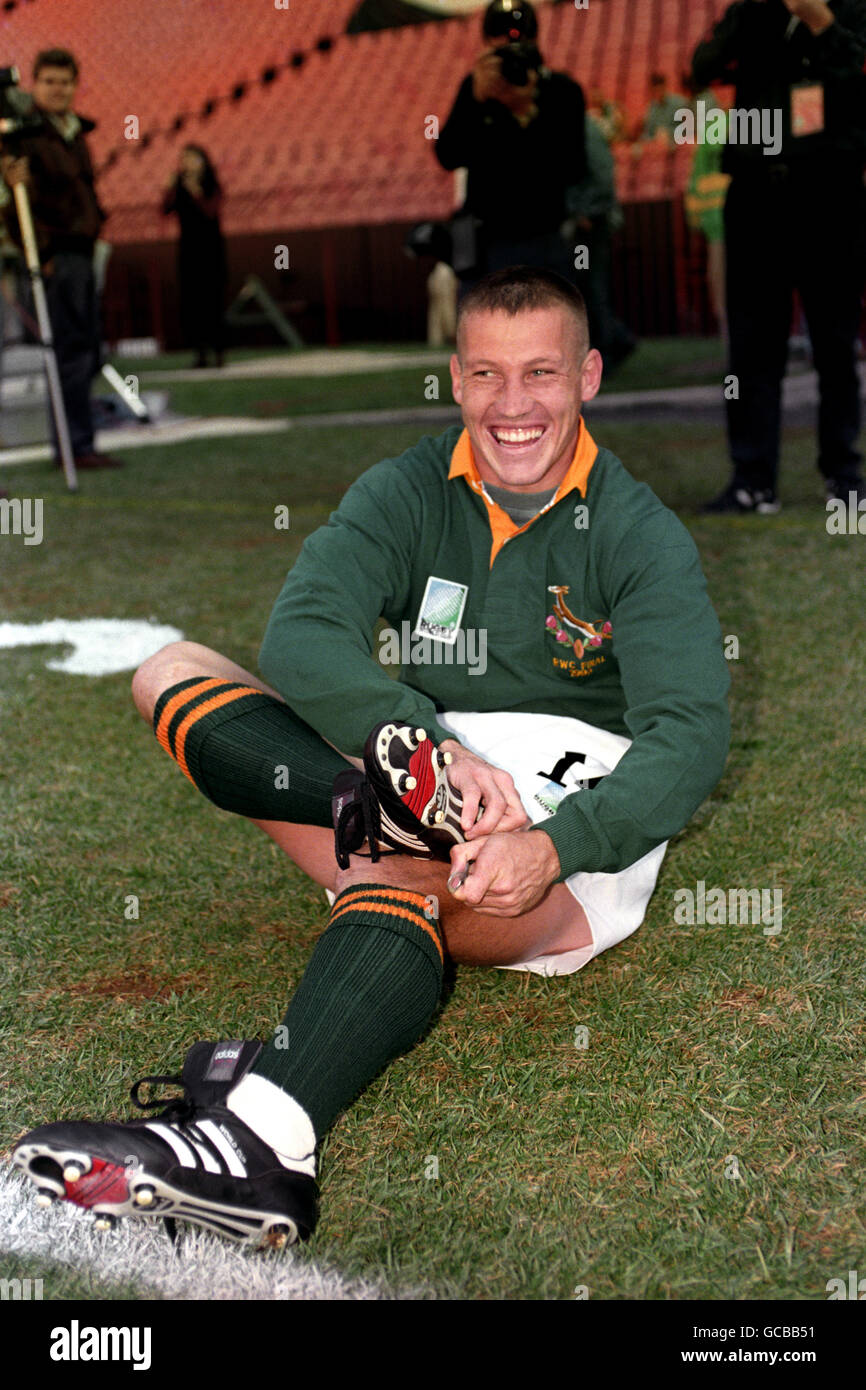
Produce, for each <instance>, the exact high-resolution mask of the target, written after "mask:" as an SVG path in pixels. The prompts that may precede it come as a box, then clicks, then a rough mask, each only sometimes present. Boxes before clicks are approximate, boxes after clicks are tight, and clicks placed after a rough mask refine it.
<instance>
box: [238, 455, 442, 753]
mask: <svg viewBox="0 0 866 1390" xmlns="http://www.w3.org/2000/svg"><path fill="white" fill-rule="evenodd" d="M421 511H422V499H421V496H420V494H419V492H418V491H417V489H416V488H415V487H413V485H412V483H411V482H410V481H409V479H408V478H407V476H406V474H405V473H404V472H402V471H401V470H400V469H398V468H395V467H394V466H393V464H389V463H388V462H387V461H386V463H384V464H378V465H377V466H376V467H375V468H373V469H371V470H370V471H369V473H367V474H365V475H364V476H363V477H362V478H360V479H359V480H358V481H357V482H356V483H355V484H354V485H353V486H352V487H351V488H350V489H349V491H348V492H347V493H346V496H345V497H344V498H343V500H342V502H341V503H340V506H339V507H338V509H337V511H336V512H334V513H333V514H332V516H331V517H330V519H329V521H328V523H327V525H325V526H322V527H320V528H319V530H318V531H315V532H314V533H313V535H311V536H310V537H308V539H307V540H306V541H305V542H304V545H303V548H302V550H301V554H300V556H299V558H298V560H297V562H296V564H295V565H294V566H293V568H292V569H291V570H290V571H289V574H288V576H287V577H286V581H285V583H284V585H283V588H282V590H281V592H280V595H279V597H278V598H277V601H276V603H275V605H274V609H273V612H272V613H271V617H270V621H269V623H268V626H267V630H266V632H265V636H264V641H263V644H262V648H261V652H260V655H259V666H260V669H261V672H262V674H263V676H264V677H265V680H267V681H268V682H269V684H271V685H272V686H273V687H274V688H275V689H276V690H278V691H279V692H280V694H281V695H282V696H283V698H284V699H285V700H286V701H287V702H288V704H289V705H291V707H292V709H293V710H294V711H295V712H296V713H297V714H299V715H300V717H301V718H302V719H304V720H306V722H307V723H308V724H309V725H310V726H311V728H313V729H315V730H316V732H317V733H319V734H321V735H322V737H323V738H325V739H327V741H328V742H329V743H331V744H333V745H334V747H336V748H338V749H339V750H340V752H342V753H349V754H352V755H353V756H355V757H358V756H360V755H361V753H362V752H363V748H364V742H365V740H366V738H367V735H368V734H369V733H370V730H371V729H372V728H373V727H374V725H375V724H377V723H380V722H381V721H382V720H384V719H394V720H397V721H399V722H404V723H415V724H418V725H420V726H421V727H422V728H425V729H427V731H428V733H429V734H430V736H431V737H432V738H434V740H435V741H437V742H438V741H439V740H440V739H441V737H442V730H441V728H440V727H439V725H438V724H437V722H436V708H435V705H434V704H433V702H432V701H431V700H429V699H428V698H427V697H426V696H424V695H421V694H420V693H419V692H417V691H415V690H412V689H411V688H410V687H409V686H407V685H403V684H400V683H398V682H397V681H394V680H392V679H391V678H390V676H389V675H388V673H387V672H386V670H385V668H384V667H383V666H382V665H380V664H379V663H378V661H376V660H375V659H374V658H373V645H374V637H375V629H376V624H377V622H378V619H379V618H380V617H381V616H382V615H383V614H385V615H387V614H388V613H389V612H398V611H400V609H401V606H402V605H403V603H404V602H405V598H406V594H407V592H408V585H409V578H410V573H411V557H410V544H411V538H412V536H413V535H418V534H419V528H420V526H421ZM389 516H390V517H391V518H392V519H393V523H392V524H390V525H388V524H385V525H383V520H385V521H387V518H388V517H389Z"/></svg>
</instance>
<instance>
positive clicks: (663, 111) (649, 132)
mask: <svg viewBox="0 0 866 1390" xmlns="http://www.w3.org/2000/svg"><path fill="white" fill-rule="evenodd" d="M649 93H650V103H649V106H648V107H647V109H646V113H645V115H644V118H643V123H642V125H641V127H640V130H639V131H638V135H637V139H638V140H639V141H642V142H644V143H645V142H646V141H648V140H657V141H658V142H659V144H664V145H673V143H674V131H675V130H676V128H677V112H678V111H682V109H683V107H688V106H689V105H690V103H689V99H688V97H685V96H683V94H682V92H672V91H670V90H669V89H668V79H667V77H666V75H665V74H664V73H663V72H654V73H652V74H651V75H650V80H649ZM638 149H640V146H638Z"/></svg>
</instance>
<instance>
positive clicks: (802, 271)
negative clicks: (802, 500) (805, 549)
mask: <svg viewBox="0 0 866 1390" xmlns="http://www.w3.org/2000/svg"><path fill="white" fill-rule="evenodd" d="M864 63H866V0H831V3H830V4H825V3H824V0H739V3H737V4H734V5H731V6H730V8H729V9H728V10H727V11H726V13H725V14H724V16H723V17H722V19H721V20H720V21H719V23H718V24H717V25H716V26H715V29H714V30H713V33H712V35H711V37H710V38H709V39H707V40H706V42H704V43H701V44H700V45H699V46H698V48H697V49H696V51H695V54H694V60H693V65H694V78H695V81H696V82H697V83H698V84H699V86H701V87H702V86H704V85H705V84H706V83H708V82H711V81H713V80H716V79H720V80H722V81H731V80H733V81H735V82H736V97H735V103H734V105H735V108H736V116H737V119H736V124H735V125H734V126H733V127H732V132H731V133H729V136H728V145H727V149H726V152H725V162H724V168H725V171H726V172H727V173H729V174H731V175H732V182H731V185H730V189H729V192H728V198H727V203H726V207H725V237H726V245H727V278H728V291H727V299H728V323H729V331H730V371H731V374H732V375H733V376H734V377H735V378H736V381H735V382H734V383H732V390H733V391H735V392H737V393H738V395H737V396H736V397H735V398H734V399H730V400H729V401H728V436H729V442H730V450H731V458H732V461H733V465H734V476H733V480H732V482H731V484H730V485H729V487H728V488H727V489H726V490H725V492H724V493H722V495H721V496H720V497H718V498H716V500H715V501H714V502H711V503H710V504H709V506H708V510H709V511H717V512H719V511H733V512H760V513H771V512H777V511H778V510H779V502H778V499H777V496H776V475H777V471H778V463H779V431H780V402H781V383H782V378H783V376H784V373H785V365H786V359H787V350H788V334H789V329H790V323H791V313H792V300H793V291H794V289H797V290H798V291H799V294H800V299H801V302H802V305H803V309H804V312H805V315H806V319H807V322H808V325H809V333H810V336H811V339H812V349H813V354H814V362H815V367H816V369H817V372H818V380H819V386H820V397H821V404H820V412H819V419H818V438H819V456H818V467H819V469H820V471H821V473H822V474H823V475H824V479H825V484H826V490H827V496H828V498H835V497H841V498H843V499H844V500H845V501H846V502H847V500H848V494H849V492H852V491H853V492H855V493H856V494H857V496H858V498H859V497H863V496H866V484H864V482H863V479H862V474H861V472H860V463H861V456H860V454H859V453H858V452H857V448H856V443H857V436H858V433H859V429H860V401H859V390H858V378H857V369H856V354H855V344H856V338H857V331H858V327H859V319H860V295H861V291H862V286H863V272H864V258H863V252H864V190H863V164H864V159H866V115H864V111H866V76H864V71H863V69H864ZM733 115H734V112H733V111H732V116H733ZM747 117H752V118H753V119H751V120H747ZM759 117H760V120H758V118H759ZM767 118H769V119H767ZM771 128H772V131H773V138H772V140H770V139H769V138H768V137H769V134H770V129H771ZM759 130H760V137H759V136H758V132H759ZM747 132H750V135H747Z"/></svg>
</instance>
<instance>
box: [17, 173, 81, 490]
mask: <svg viewBox="0 0 866 1390" xmlns="http://www.w3.org/2000/svg"><path fill="white" fill-rule="evenodd" d="M14 193H15V208H16V211H17V213H18V225H19V227H20V228H21V239H22V241H23V243H24V258H25V260H26V262H27V269H28V271H29V272H30V282H31V285H32V286H33V304H34V307H35V309H36V321H37V323H38V324H39V337H40V338H41V340H42V347H43V349H44V352H45V378H46V381H47V383H48V397H49V400H50V402H51V413H52V415H53V417H54V428H55V430H56V431H57V445H58V448H59V450H60V461H61V463H62V465H63V473H64V476H65V478H66V486H67V487H68V488H69V491H70V492H77V491H78V476H77V474H76V471H75V460H74V458H73V456H72V444H71V442H70V439H69V426H68V424H67V421H66V407H65V406H64V404H63V390H62V388H61V385H60V373H59V372H58V370H57V357H56V355H55V352H54V339H53V336H52V332H51V318H50V316H49V313H48V301H47V299H46V298H45V285H44V284H43V281H42V270H41V268H40V265H39V251H38V248H37V245H36V233H35V232H34V230H33V218H32V217H31V215H30V199H29V198H28V196H27V188H26V186H25V185H24V184H23V183H16V185H15V189H14Z"/></svg>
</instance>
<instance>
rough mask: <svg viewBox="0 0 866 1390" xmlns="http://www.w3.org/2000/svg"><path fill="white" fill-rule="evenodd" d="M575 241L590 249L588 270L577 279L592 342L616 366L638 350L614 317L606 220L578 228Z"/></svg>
mask: <svg viewBox="0 0 866 1390" xmlns="http://www.w3.org/2000/svg"><path fill="white" fill-rule="evenodd" d="M574 240H575V243H576V244H578V245H579V244H581V243H582V244H583V245H584V246H586V249H587V261H588V266H587V269H586V270H583V271H581V272H579V273H578V275H577V277H576V278H577V285H578V289H579V290H580V291H581V292H582V294H583V297H584V299H585V300H586V312H587V317H588V318H589V337H590V342H591V343H592V346H593V347H594V348H598V350H599V352H600V353H601V355H602V357H607V358H609V359H610V361H611V362H612V363H614V364H615V363H616V362H617V361H619V360H620V359H621V358H622V357H624V356H625V354H626V353H627V352H628V351H629V350H630V349H631V348H633V347H634V346H635V338H634V334H633V333H632V332H631V331H630V330H629V329H628V328H627V327H626V325H625V324H624V323H623V322H622V320H621V319H619V318H617V316H616V314H615V313H614V307H613V284H612V263H613V251H612V241H613V238H612V236H611V231H610V227H609V225H608V221H607V218H606V217H596V218H594V219H593V223H592V227H591V228H590V229H585V228H581V227H578V229H577V230H576V232H575V234H574Z"/></svg>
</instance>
